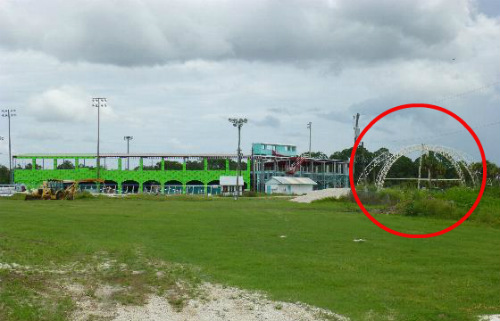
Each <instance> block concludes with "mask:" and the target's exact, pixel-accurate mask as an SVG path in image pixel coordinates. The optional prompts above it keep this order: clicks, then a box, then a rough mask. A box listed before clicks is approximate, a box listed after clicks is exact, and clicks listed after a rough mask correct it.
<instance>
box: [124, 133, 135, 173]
mask: <svg viewBox="0 0 500 321" xmlns="http://www.w3.org/2000/svg"><path fill="white" fill-rule="evenodd" d="M123 139H124V140H126V141H127V155H128V154H130V141H131V140H132V139H134V137H133V136H123ZM127 170H130V156H129V157H127Z"/></svg>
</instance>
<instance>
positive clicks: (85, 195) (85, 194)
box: [74, 191, 95, 200]
mask: <svg viewBox="0 0 500 321" xmlns="http://www.w3.org/2000/svg"><path fill="white" fill-rule="evenodd" d="M93 198H95V196H94V195H92V194H91V193H90V192H87V191H83V192H77V193H76V194H75V198H74V199H75V200H81V199H93Z"/></svg>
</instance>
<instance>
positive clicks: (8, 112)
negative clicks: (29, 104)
mask: <svg viewBox="0 0 500 321" xmlns="http://www.w3.org/2000/svg"><path fill="white" fill-rule="evenodd" d="M15 116H17V114H16V110H15V109H2V117H7V120H8V122H9V181H10V184H12V183H13V182H14V172H12V139H11V137H10V118H11V117H15ZM2 139H3V138H2Z"/></svg>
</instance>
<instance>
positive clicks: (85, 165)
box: [13, 143, 349, 195]
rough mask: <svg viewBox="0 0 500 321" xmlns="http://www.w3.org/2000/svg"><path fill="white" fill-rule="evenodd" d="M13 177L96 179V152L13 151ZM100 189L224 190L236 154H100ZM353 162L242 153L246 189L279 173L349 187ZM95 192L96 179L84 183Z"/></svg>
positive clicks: (34, 183) (255, 150)
mask: <svg viewBox="0 0 500 321" xmlns="http://www.w3.org/2000/svg"><path fill="white" fill-rule="evenodd" d="M13 159H14V182H15V183H16V184H23V185H25V186H26V187H27V188H29V189H31V188H37V187H39V186H40V185H41V184H42V183H43V181H46V180H49V179H60V180H82V179H89V178H97V169H96V167H97V157H96V155H95V154H23V155H14V156H13ZM99 159H100V171H99V178H100V179H102V180H104V184H101V186H99V188H100V189H101V192H105V193H118V194H122V193H141V192H146V193H162V194H216V195H217V194H221V193H222V188H221V184H220V179H221V177H227V176H236V175H237V155H232V154H197V155H184V154H120V153H112V154H110V153H102V154H100V157H99ZM347 169H348V165H347V163H345V162H341V161H338V160H331V159H314V158H309V157H302V156H298V154H297V149H296V146H294V145H283V144H264V143H254V144H253V145H252V155H251V156H243V157H242V162H241V176H242V177H243V182H241V183H240V184H241V185H243V189H244V190H248V189H252V190H254V191H259V192H265V182H266V180H269V179H270V178H272V177H274V176H292V177H308V178H311V179H312V180H313V181H315V182H316V183H317V184H318V185H317V186H316V188H317V189H323V188H329V187H346V186H348V183H349V176H348V170H347ZM81 188H82V189H83V190H90V191H96V189H97V188H98V186H97V185H96V184H95V183H86V184H82V186H81Z"/></svg>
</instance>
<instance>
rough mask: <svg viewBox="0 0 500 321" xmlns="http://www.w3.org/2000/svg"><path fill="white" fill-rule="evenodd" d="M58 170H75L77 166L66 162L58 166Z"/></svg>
mask: <svg viewBox="0 0 500 321" xmlns="http://www.w3.org/2000/svg"><path fill="white" fill-rule="evenodd" d="M57 169H75V165H73V163H72V162H70V161H68V160H65V161H64V162H62V164H61V165H58V166H57Z"/></svg>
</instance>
